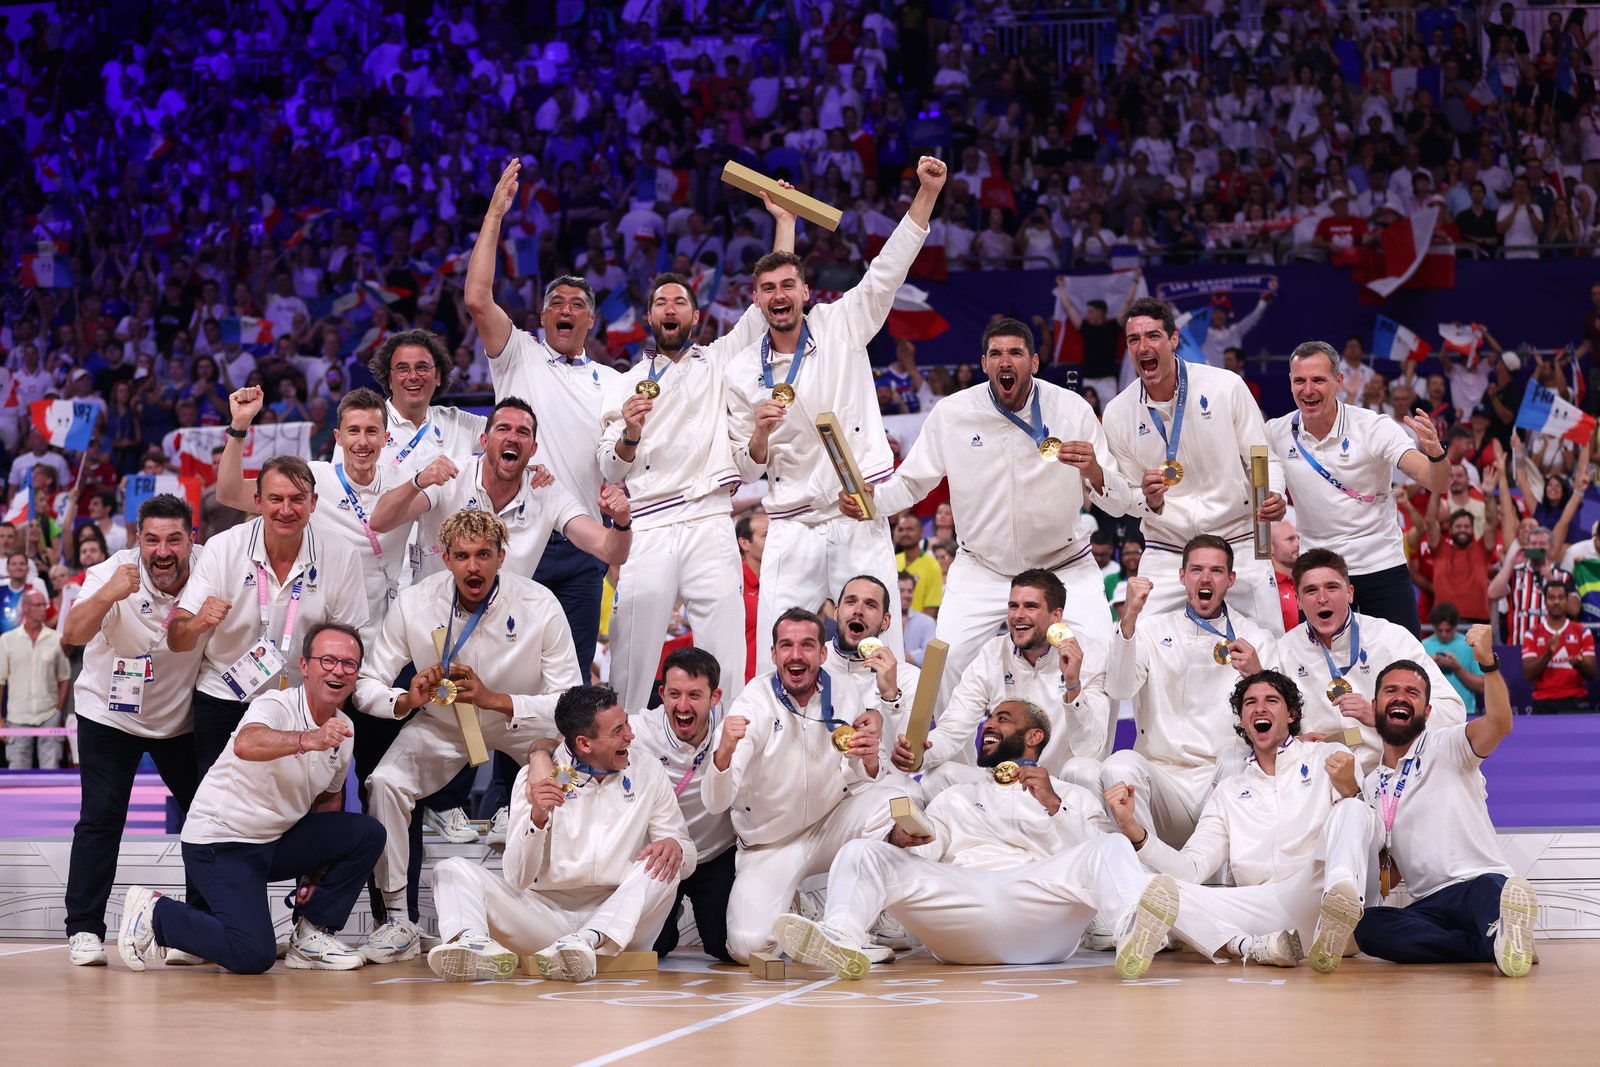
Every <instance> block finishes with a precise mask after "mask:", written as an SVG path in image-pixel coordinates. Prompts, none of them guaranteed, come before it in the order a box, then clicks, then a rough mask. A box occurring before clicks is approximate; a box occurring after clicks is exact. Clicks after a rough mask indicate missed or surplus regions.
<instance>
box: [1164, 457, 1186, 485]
mask: <svg viewBox="0 0 1600 1067" xmlns="http://www.w3.org/2000/svg"><path fill="white" fill-rule="evenodd" d="M1161 480H1162V481H1163V482H1165V483H1166V484H1167V485H1177V484H1178V483H1179V482H1181V481H1183V464H1182V463H1179V462H1178V461H1177V460H1175V459H1169V460H1167V461H1166V462H1165V463H1163V464H1162V465H1161Z"/></svg>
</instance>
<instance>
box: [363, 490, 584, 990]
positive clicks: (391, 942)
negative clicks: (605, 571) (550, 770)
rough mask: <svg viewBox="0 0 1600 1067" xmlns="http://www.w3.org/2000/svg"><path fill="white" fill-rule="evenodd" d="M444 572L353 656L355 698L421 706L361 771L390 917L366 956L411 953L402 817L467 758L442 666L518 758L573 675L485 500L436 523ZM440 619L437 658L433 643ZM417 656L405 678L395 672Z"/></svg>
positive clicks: (540, 591) (406, 600) (496, 739)
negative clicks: (378, 828) (514, 569)
mask: <svg viewBox="0 0 1600 1067" xmlns="http://www.w3.org/2000/svg"><path fill="white" fill-rule="evenodd" d="M440 538H441V539H442V541H443V544H444V546H445V553H444V555H445V566H446V567H447V568H448V570H446V571H445V572H443V573H441V574H436V575H432V576H430V577H428V578H424V579H423V580H422V581H420V582H418V583H417V584H416V585H413V586H411V587H409V588H407V589H403V590H401V592H400V595H399V597H398V598H396V600H395V604H394V608H393V610H391V611H390V612H389V614H388V616H387V617H386V618H385V619H384V623H383V629H382V630H381V631H380V632H379V634H378V643H377V647H376V648H374V649H373V650H372V652H371V654H369V655H368V656H367V657H366V661H365V662H364V663H363V664H362V669H361V677H360V679H359V680H358V681H357V682H356V692H355V700H356V708H357V709H358V710H360V711H363V712H365V713H366V714H368V715H373V716H377V717H379V718H404V717H405V716H406V715H407V714H408V713H409V712H411V711H412V710H413V709H420V710H419V713H418V714H417V715H416V716H415V717H414V718H413V719H412V720H411V721H410V722H408V723H406V725H405V727H404V728H403V729H401V731H400V734H399V736H398V737H397V738H396V739H395V741H394V744H393V745H391V746H390V747H389V751H388V752H386V753H385V754H384V757H383V759H382V760H381V761H380V762H379V763H378V766H377V768H376V769H374V770H373V772H372V774H371V775H370V776H368V779H367V796H368V802H369V805H370V810H371V813H372V815H373V817H374V818H376V819H377V820H378V821H379V822H381V823H382V824H383V826H384V829H385V830H387V831H388V834H389V837H388V841H387V842H386V843H385V844H384V849H383V855H382V857H381V858H380V859H379V860H378V864H377V867H376V869H375V870H374V871H373V880H374V881H375V882H376V883H377V886H378V891H379V892H380V893H381V894H382V895H383V902H384V906H385V908H386V909H387V912H388V919H389V921H387V922H385V923H384V924H383V925H382V926H380V927H378V928H377V929H376V930H374V931H373V933H372V936H371V938H369V939H368V943H367V946H366V947H364V948H363V950H362V955H363V956H364V957H365V958H366V960H367V962H369V963H395V962H399V961H401V960H408V959H413V958H415V957H416V955H417V953H418V952H419V951H420V948H421V944H422V931H421V929H420V928H418V927H417V925H416V924H415V923H412V922H410V921H408V920H406V919H405V918H401V916H404V915H405V914H406V911H405V893H406V862H407V860H408V858H409V856H408V852H409V845H408V841H407V833H406V831H407V827H408V826H409V825H410V822H411V813H412V811H413V809H414V808H415V807H416V804H417V801H418V800H420V799H421V798H423V797H426V796H429V795H430V794H432V793H434V792H435V791H437V790H438V789H439V788H441V787H442V786H443V785H444V784H445V783H447V782H449V781H450V779H451V778H453V777H454V776H455V775H456V774H457V772H459V771H460V770H461V769H462V768H463V767H465V766H466V764H467V746H466V741H465V739H464V738H463V737H462V735H461V727H460V725H459V723H458V722H457V719H456V714H455V710H454V708H453V707H451V706H450V705H451V703H453V701H451V700H448V699H447V700H446V702H445V703H444V704H439V703H435V701H434V698H435V696H436V695H443V696H446V697H448V696H450V694H449V692H448V690H449V687H448V686H446V687H444V689H445V690H446V691H445V693H443V694H440V693H439V690H440V688H441V686H442V683H443V682H444V680H445V678H446V676H447V672H446V669H445V667H444V666H443V665H442V663H443V662H448V665H449V669H448V677H449V679H450V680H451V683H452V684H453V685H454V686H455V687H456V690H457V691H456V693H455V694H454V696H455V698H456V699H457V700H459V701H461V702H463V703H467V704H471V705H472V706H473V707H475V708H476V709H477V711H478V724H479V727H480V728H481V729H482V731H483V740H484V744H485V745H486V746H488V747H489V748H490V749H494V750H497V751H501V752H504V753H506V754H507V755H508V756H511V757H512V758H514V759H515V760H516V761H517V762H518V763H526V762H527V751H528V745H529V744H530V743H531V742H532V741H533V740H535V739H536V738H539V737H550V736H552V735H553V734H554V733H555V728H554V724H553V721H552V718H551V716H552V713H553V712H554V710H555V704H556V699H557V697H558V696H559V695H560V693H561V692H562V691H563V690H565V689H567V688H568V687H570V686H574V685H578V684H580V683H581V682H582V678H580V677H579V675H578V669H577V666H576V661H575V659H574V657H573V653H572V634H571V631H569V630H568V628H567V619H566V614H565V613H564V612H563V611H562V610H561V605H560V604H559V603H558V602H557V601H556V599H555V597H554V596H552V595H551V594H550V592H549V591H548V590H546V589H545V588H544V587H543V586H541V585H539V584H537V583H536V582H534V581H533V580H532V579H530V578H523V577H521V576H520V575H516V574H510V573H506V572H505V571H504V570H502V567H503V564H504V562H505V542H506V529H505V524H504V523H502V522H501V521H500V520H499V519H498V518H496V517H495V516H494V515H491V514H490V513H489V512H487V511H461V512H458V513H456V514H455V515H452V516H451V517H450V518H449V519H447V520H445V523H444V525H443V526H442V527H440ZM440 630H442V631H443V636H444V652H445V659H444V661H441V658H440V654H439V650H438V648H437V647H436V645H435V643H434V635H435V633H436V632H437V631H440ZM408 663H410V664H414V665H415V666H416V668H417V673H416V677H415V678H414V679H413V680H412V683H411V688H410V689H409V690H405V689H395V688H392V687H391V683H392V682H393V680H394V679H395V678H396V677H398V676H399V674H400V671H401V670H402V669H403V668H404V667H405V666H406V664H408Z"/></svg>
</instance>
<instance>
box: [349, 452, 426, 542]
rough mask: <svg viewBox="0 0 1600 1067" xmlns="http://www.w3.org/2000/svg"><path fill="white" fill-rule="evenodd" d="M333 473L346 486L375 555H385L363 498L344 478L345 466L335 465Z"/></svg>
mask: <svg viewBox="0 0 1600 1067" xmlns="http://www.w3.org/2000/svg"><path fill="white" fill-rule="evenodd" d="M412 443H413V444H415V443H416V442H412ZM407 447H410V446H409V445H408V446H407ZM333 473H335V474H337V475H338V476H339V484H340V485H342V486H344V495H345V499H346V500H348V501H350V510H351V511H353V512H355V516H356V521H357V522H359V523H361V529H362V531H363V532H364V533H365V534H366V535H367V542H368V543H369V544H371V545H372V551H373V554H374V555H378V556H381V555H383V549H382V548H380V547H379V546H378V535H377V534H375V533H373V532H372V524H371V523H369V522H368V521H367V512H366V510H365V509H364V508H362V506H361V498H360V497H358V496H356V490H355V486H353V485H351V484H350V479H349V478H346V477H345V476H344V464H343V463H335V464H334V465H333Z"/></svg>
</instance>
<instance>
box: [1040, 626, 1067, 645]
mask: <svg viewBox="0 0 1600 1067" xmlns="http://www.w3.org/2000/svg"><path fill="white" fill-rule="evenodd" d="M1044 639H1045V640H1046V641H1049V642H1050V647H1052V648H1060V647H1061V646H1062V645H1063V644H1065V643H1066V642H1068V641H1071V640H1072V627H1070V626H1068V625H1067V624H1066V623H1064V622H1053V623H1051V624H1050V628H1049V629H1048V630H1046V631H1045V632H1044Z"/></svg>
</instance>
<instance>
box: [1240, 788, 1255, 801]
mask: <svg viewBox="0 0 1600 1067" xmlns="http://www.w3.org/2000/svg"><path fill="white" fill-rule="evenodd" d="M1252 796H1254V794H1253V793H1251V792H1250V790H1248V789H1241V790H1240V791H1239V799H1240V800H1249V799H1250V798H1251V797H1252Z"/></svg>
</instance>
